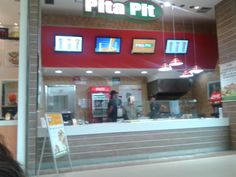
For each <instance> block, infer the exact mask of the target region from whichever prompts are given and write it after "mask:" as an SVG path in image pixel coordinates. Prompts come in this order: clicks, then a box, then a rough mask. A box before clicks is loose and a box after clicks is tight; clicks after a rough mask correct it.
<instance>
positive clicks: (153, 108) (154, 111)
mask: <svg viewBox="0 0 236 177" xmlns="http://www.w3.org/2000/svg"><path fill="white" fill-rule="evenodd" d="M160 108H161V105H160V104H159V103H158V101H157V100H156V98H155V97H154V96H152V97H151V98H150V113H149V117H150V118H151V119H154V118H157V117H158V116H159V114H160Z"/></svg>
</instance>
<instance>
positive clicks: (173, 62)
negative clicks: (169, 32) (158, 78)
mask: <svg viewBox="0 0 236 177" xmlns="http://www.w3.org/2000/svg"><path fill="white" fill-rule="evenodd" d="M183 64H184V63H183V61H182V60H180V59H179V58H177V57H174V58H173V59H172V60H171V61H170V64H169V65H170V66H180V65H183Z"/></svg>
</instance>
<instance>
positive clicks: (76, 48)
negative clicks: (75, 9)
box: [54, 35, 83, 52]
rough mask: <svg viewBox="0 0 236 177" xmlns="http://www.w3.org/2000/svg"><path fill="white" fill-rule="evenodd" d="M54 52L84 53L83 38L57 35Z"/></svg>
mask: <svg viewBox="0 0 236 177" xmlns="http://www.w3.org/2000/svg"><path fill="white" fill-rule="evenodd" d="M54 43H55V45H54V51H57V52H82V43H83V38H82V37H81V36H69V35H68V36H67V35H55V39H54Z"/></svg>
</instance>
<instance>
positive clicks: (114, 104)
mask: <svg viewBox="0 0 236 177" xmlns="http://www.w3.org/2000/svg"><path fill="white" fill-rule="evenodd" d="M117 108H118V92H117V91H115V90H112V91H111V92H110V100H109V102H108V120H109V121H111V122H116V121H117Z"/></svg>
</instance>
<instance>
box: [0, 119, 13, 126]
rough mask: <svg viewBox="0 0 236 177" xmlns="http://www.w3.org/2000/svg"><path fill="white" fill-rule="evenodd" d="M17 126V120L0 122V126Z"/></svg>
mask: <svg viewBox="0 0 236 177" xmlns="http://www.w3.org/2000/svg"><path fill="white" fill-rule="evenodd" d="M12 125H17V120H0V126H12Z"/></svg>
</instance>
